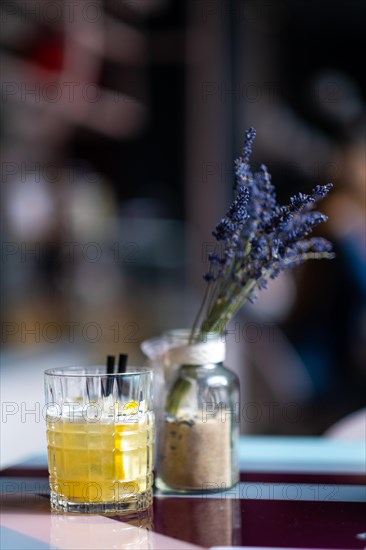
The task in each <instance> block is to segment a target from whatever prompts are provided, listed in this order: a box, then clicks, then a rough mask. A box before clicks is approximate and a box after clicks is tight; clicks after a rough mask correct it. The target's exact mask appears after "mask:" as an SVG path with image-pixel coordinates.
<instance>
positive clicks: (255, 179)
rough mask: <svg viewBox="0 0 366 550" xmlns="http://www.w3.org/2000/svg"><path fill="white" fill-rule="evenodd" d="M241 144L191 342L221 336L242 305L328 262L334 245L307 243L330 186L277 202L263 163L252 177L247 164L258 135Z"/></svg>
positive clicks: (320, 240)
mask: <svg viewBox="0 0 366 550" xmlns="http://www.w3.org/2000/svg"><path fill="white" fill-rule="evenodd" d="M245 134H246V135H245V137H246V140H245V145H244V148H243V151H242V154H241V156H240V157H239V158H238V159H237V160H236V163H235V164H236V185H235V191H236V195H235V199H234V201H233V203H232V204H231V206H230V208H229V210H228V211H227V213H226V216H225V217H224V218H222V220H221V221H220V222H219V223H218V225H217V226H216V228H215V230H214V231H213V233H212V234H213V236H214V237H215V239H216V247H215V250H214V252H213V253H211V254H209V256H208V261H209V270H208V272H207V273H206V274H205V275H204V279H205V280H206V282H207V287H206V292H205V295H204V298H203V301H202V304H201V307H200V309H199V312H198V314H197V317H196V320H195V322H194V325H193V328H192V333H191V342H194V341H198V340H199V339H200V338H202V335H203V334H205V333H208V332H211V333H212V332H214V333H215V332H217V333H223V332H224V331H225V326H226V324H227V323H228V321H230V319H231V318H232V317H233V316H234V315H235V314H236V313H237V312H238V311H239V309H240V308H241V307H242V306H243V304H244V303H245V302H246V301H247V300H249V301H253V300H254V299H255V297H256V294H257V290H261V289H264V288H266V286H267V283H268V281H269V280H270V279H275V278H276V277H277V276H278V275H279V274H280V273H281V272H282V271H284V270H285V269H288V268H292V267H295V266H297V265H299V264H301V263H303V262H304V261H306V260H310V259H323V258H326V259H331V258H333V257H334V254H333V252H332V245H331V243H329V242H328V241H327V240H326V239H323V238H307V237H308V235H309V234H310V233H311V232H312V230H313V229H314V227H316V226H317V225H319V224H320V223H322V222H325V221H327V216H325V215H324V214H322V213H321V212H319V211H317V210H315V209H314V207H315V205H316V203H317V202H318V201H319V199H322V198H323V197H325V196H326V195H327V194H328V192H329V190H330V189H331V188H332V187H333V186H332V184H331V183H329V184H327V185H317V186H316V187H315V188H314V189H313V191H312V192H311V194H310V195H307V194H304V193H298V194H296V195H294V196H293V197H291V198H290V202H289V204H288V205H285V206H281V205H279V204H278V203H277V199H276V193H275V188H274V186H273V185H272V182H271V176H270V174H269V173H268V170H267V168H266V166H265V165H264V164H262V165H261V167H260V171H259V172H253V171H252V169H251V167H250V164H249V159H250V155H251V153H252V145H253V141H254V139H255V136H256V132H255V130H254V128H250V129H249V130H247V131H246V133H245Z"/></svg>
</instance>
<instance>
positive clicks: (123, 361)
mask: <svg viewBox="0 0 366 550" xmlns="http://www.w3.org/2000/svg"><path fill="white" fill-rule="evenodd" d="M127 359H128V355H127V354H126V353H120V354H119V359H118V374H124V373H125V372H126V367H127ZM117 386H118V395H119V397H120V398H121V397H122V394H123V377H122V376H121V377H118V378H117Z"/></svg>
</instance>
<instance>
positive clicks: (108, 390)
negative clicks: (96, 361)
mask: <svg viewBox="0 0 366 550" xmlns="http://www.w3.org/2000/svg"><path fill="white" fill-rule="evenodd" d="M114 362H115V357H114V355H107V374H114ZM112 386H113V378H112V377H110V376H107V383H106V388H105V392H104V395H105V397H108V395H110V393H111V389H112Z"/></svg>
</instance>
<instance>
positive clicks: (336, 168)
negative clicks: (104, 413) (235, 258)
mask: <svg viewBox="0 0 366 550" xmlns="http://www.w3.org/2000/svg"><path fill="white" fill-rule="evenodd" d="M364 16H365V6H364V3H363V2H361V1H360V0H348V1H347V3H346V2H331V1H330V0H322V2H318V3H312V4H311V5H309V3H308V2H305V1H303V0H291V1H289V0H278V1H276V2H272V1H269V0H186V1H180V0H68V1H66V0H65V1H63V0H52V1H49V0H4V1H3V2H2V4H1V27H2V32H1V46H2V54H1V79H2V83H1V102H2V123H1V141H2V161H1V183H2V191H1V193H2V199H3V200H2V260H1V268H2V278H1V284H2V296H3V300H2V314H3V316H2V343H3V352H2V361H1V376H2V385H1V391H2V396H1V397H2V401H3V404H2V437H3V438H4V442H5V445H3V446H2V447H3V452H2V454H3V463H4V464H7V463H10V462H11V461H14V460H16V459H21V458H22V457H23V456H25V455H26V454H32V453H34V452H38V451H41V450H42V446H43V444H44V442H43V423H42V418H41V417H42V414H41V413H42V409H41V407H42V402H43V386H42V384H43V383H42V375H43V370H44V369H45V368H49V367H53V366H61V365H75V364H80V363H82V364H88V363H89V364H95V363H103V362H104V358H105V355H106V354H107V353H109V354H111V353H115V354H117V353H120V352H126V353H128V354H129V357H130V361H131V363H135V364H140V363H141V362H142V361H143V360H144V359H143V355H142V353H141V351H140V343H141V341H142V340H144V339H145V338H147V337H150V336H154V335H157V334H160V333H161V332H162V331H164V330H166V329H169V328H172V327H181V326H191V324H192V323H193V319H194V317H195V314H196V311H197V309H198V306H199V304H200V300H201V297H202V293H203V290H204V284H205V283H204V281H203V280H202V274H203V273H204V272H205V270H206V258H207V253H208V252H209V251H210V250H211V248H212V240H211V239H212V238H211V231H212V229H213V227H214V226H215V225H216V223H217V222H218V220H219V219H220V218H221V217H222V215H223V214H224V213H225V211H226V209H227V205H228V204H229V202H230V199H231V197H232V188H233V182H234V171H233V160H234V159H235V158H236V157H237V156H238V155H239V153H240V149H241V147H242V144H243V136H244V129H245V128H247V127H249V126H254V127H255V128H256V130H257V139H256V142H255V146H254V154H253V164H254V165H255V166H256V167H258V166H259V164H260V163H262V162H264V163H266V164H267V166H268V167H269V170H270V172H271V174H272V177H273V182H274V183H275V185H276V187H277V191H278V196H279V197H280V199H281V200H283V201H285V200H286V199H288V197H289V196H290V195H291V194H293V193H295V192H297V191H304V192H307V191H309V190H310V189H312V188H313V187H314V186H315V185H316V184H318V183H320V184H325V183H327V182H329V181H332V182H333V183H334V190H333V192H332V193H331V196H330V197H329V198H328V199H327V200H326V201H325V202H324V203H323V204H322V207H323V210H324V212H325V213H327V214H328V215H329V222H328V223H327V224H326V225H324V226H322V227H321V228H320V230H319V234H322V235H323V236H326V237H327V238H328V239H330V240H331V241H332V242H333V243H334V247H335V250H336V253H337V258H336V259H335V260H334V261H332V262H326V261H323V262H312V263H309V264H308V265H304V266H302V267H301V268H298V269H297V270H296V271H295V272H292V273H287V274H286V275H284V276H283V277H281V278H279V279H278V280H277V281H276V282H275V283H274V284H273V285H272V286H271V287H270V288H269V290H268V291H267V292H265V293H263V294H262V295H261V297H260V299H259V300H258V302H257V303H256V304H255V305H254V306H248V307H246V308H245V309H244V310H243V311H242V312H241V314H240V316H239V317H238V318H237V319H236V320H235V321H234V322H233V323H232V325H231V327H230V328H229V334H228V337H227V342H228V365H229V366H231V367H232V368H233V369H235V370H236V371H237V372H238V374H239V375H240V378H241V382H242V384H241V386H242V406H243V414H242V426H241V429H242V432H243V433H249V434H278V435H292V434H296V435H317V434H322V433H324V432H325V431H326V430H327V429H328V428H329V426H331V425H332V424H333V423H334V422H336V421H337V420H339V419H340V418H342V417H344V416H345V415H347V414H349V413H352V412H353V411H356V410H358V409H360V408H361V407H362V406H363V405H364V392H363V389H364V386H365V378H366V372H365V365H366V352H365V340H366V336H365V333H366V312H365V306H364V303H365V288H366V282H365V125H364V123H365V82H364V80H363V78H362V77H363V69H362V68H361V65H362V64H361V61H360V56H361V47H362V42H361V36H362V32H363V18H364ZM41 434H42V435H41ZM5 440H6V441H5Z"/></svg>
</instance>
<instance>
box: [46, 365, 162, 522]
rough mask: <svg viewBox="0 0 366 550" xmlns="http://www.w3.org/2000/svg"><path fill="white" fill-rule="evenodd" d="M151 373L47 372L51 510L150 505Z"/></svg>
mask: <svg viewBox="0 0 366 550" xmlns="http://www.w3.org/2000/svg"><path fill="white" fill-rule="evenodd" d="M152 377H153V374H152V371H151V370H150V369H148V368H142V367H132V366H129V367H127V369H126V372H125V373H123V374H107V373H106V372H105V367H99V366H97V367H65V368H60V369H52V370H48V371H46V372H45V394H46V421H47V444H48V468H49V475H50V489H51V508H52V509H53V510H57V511H62V512H74V513H75V512H78V513H94V514H101V513H107V514H114V513H121V512H133V511H135V510H145V509H147V508H148V507H149V506H150V505H151V503H152V483H153V473H152V470H153V460H154V458H153V457H154V452H153V445H154V413H153V408H152Z"/></svg>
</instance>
